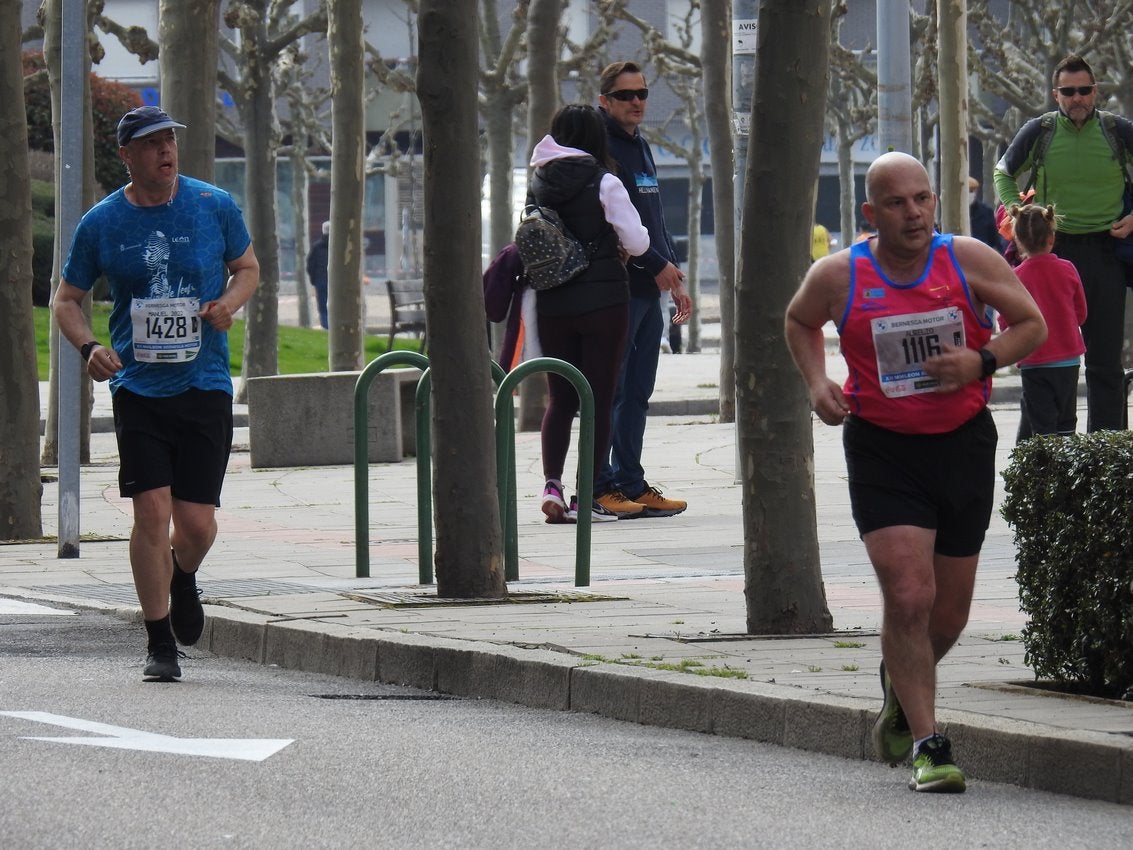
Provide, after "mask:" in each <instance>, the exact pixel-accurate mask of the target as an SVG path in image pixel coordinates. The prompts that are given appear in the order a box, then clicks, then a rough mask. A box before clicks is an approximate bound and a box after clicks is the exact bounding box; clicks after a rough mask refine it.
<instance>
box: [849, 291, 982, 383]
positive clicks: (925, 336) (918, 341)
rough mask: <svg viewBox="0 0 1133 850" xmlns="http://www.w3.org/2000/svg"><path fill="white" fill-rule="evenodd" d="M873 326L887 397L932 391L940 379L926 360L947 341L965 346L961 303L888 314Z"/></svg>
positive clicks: (878, 365)
mask: <svg viewBox="0 0 1133 850" xmlns="http://www.w3.org/2000/svg"><path fill="white" fill-rule="evenodd" d="M870 329H871V331H872V332H873V346H874V350H875V351H876V352H877V378H878V381H879V383H880V384H881V391H882V393H884V394H885V397H886V398H901V397H903V396H909V395H916V394H917V393H928V392H932V391H933V390H934V389H935V388H936V387H937V386H939V384H940V381H938V380H937V379H936V378H933V377H932V376H930V375H929V374H928V373H926V372H925V370H924V364H925V361H926V360H928V359H929V358H930V357H935V356H936V355H938V354H940V353H941V352H942V351H943V345H944V344H945V343H947V344H948V345H952V346H955V347H957V348H962V347H963V346H964V318H963V314H962V313H961V310H960V308H959V307H943V308H941V309H939V310H933V311H932V312H930V313H909V314H907V315H904V316H885V317H883V318H878V319H873V320H872V321H871V322H870Z"/></svg>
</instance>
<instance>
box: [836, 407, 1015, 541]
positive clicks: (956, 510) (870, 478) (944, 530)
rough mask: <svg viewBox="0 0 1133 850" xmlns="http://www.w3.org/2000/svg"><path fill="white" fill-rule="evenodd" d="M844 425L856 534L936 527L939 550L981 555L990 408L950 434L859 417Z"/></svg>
mask: <svg viewBox="0 0 1133 850" xmlns="http://www.w3.org/2000/svg"><path fill="white" fill-rule="evenodd" d="M843 429H844V430H843V433H842V444H843V446H844V447H845V450H846V469H847V472H848V473H849V481H850V507H851V510H852V511H853V515H854V522H855V523H857V526H858V533H859V534H862V535H865V534H868V533H869V532H871V531H876V530H877V529H879V528H888V527H890V526H895V525H912V526H916V527H918V528H932V529H936V544H935V551H936V552H937V553H938V554H940V555H945V556H947V557H955V558H965V557H969V556H971V555H977V554H979V551H980V547H981V546H982V545H983V540H984V535H985V534H986V533H987V527H988V524H989V523H990V522H991V511H992V503H993V501H994V496H995V445H996V442H997V441H998V434H997V432H996V430H995V422H994V421H993V420H992V418H991V413H990V412H989V411H988V410H987V408H986V407H985V408H984V409H983V410H982V411H980V412H979V413H977V414H976V415H975V416H973V417H972V418H971V419H969V420H968V421H967V422H965V423H964V424H963V425H961V426H960V427H959V428H957V429H956V430H955V431H950V432H948V433H946V434H901V433H898V432H896V431H890V430H888V429H886V428H880V427H878V426H877V425H873V424H872V423H870V422H867V421H865V420H864V419H861V418H859V417H856V416H850V417H848V418H847V419H846V422H845V425H844V426H843Z"/></svg>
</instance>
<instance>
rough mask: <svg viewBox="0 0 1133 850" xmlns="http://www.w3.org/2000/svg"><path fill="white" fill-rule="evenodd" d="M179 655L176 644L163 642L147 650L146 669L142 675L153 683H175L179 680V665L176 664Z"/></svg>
mask: <svg viewBox="0 0 1133 850" xmlns="http://www.w3.org/2000/svg"><path fill="white" fill-rule="evenodd" d="M179 655H180V653H179V652H178V651H177V644H175V643H173V641H165V642H163V643H158V644H155V645H154V646H151V647H150V648H149V653H148V654H147V655H146V669H145V670H143V671H142V675H143V676H144V677H145V678H146V679H149V680H151V681H155V682H175V681H177V680H178V679H180V678H181V665H180V664H178V663H177V658H178V656H179Z"/></svg>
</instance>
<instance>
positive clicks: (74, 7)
mask: <svg viewBox="0 0 1133 850" xmlns="http://www.w3.org/2000/svg"><path fill="white" fill-rule="evenodd" d="M86 5H87V4H86V3H83V2H79V0H67V1H66V2H64V3H63V10H62V12H63V17H62V30H63V32H62V37H61V38H60V46H61V51H60V53H61V56H60V63H61V66H60V96H59V100H60V112H61V113H62V115H63V118H62V120H61V122H60V125H61V126H60V131H59V146H60V154H59V162H60V164H61V166H62V168H61V173H60V175H59V186H60V188H59V222H60V223H59V238H60V245H61V246H63V248H64V249H65V248H66V246H68V245H70V244H71V237H72V235H73V234H74V232H75V227H76V226H77V225H78V223H79V217H80V215H81V214H82V208H83V126H84V124H85V122H84V121H83V85H84V75H85V73H86V71H85V64H86V63H85V60H84V57H85V56H86V55H87V43H86V42H87V27H86V22H87V18H86ZM56 350H57V352H58V357H57V364H58V365H57V368H58V369H59V375H58V380H57V381H56V386H57V388H58V393H59V397H58V398H57V399H56V403H57V404H58V411H59V412H58V416H57V417H56V418H57V423H58V427H59V433H58V464H59V506H58V516H59V539H58V557H59V558H77V557H79V442H80V434H79V430H80V423H81V416H80V412H79V406H80V405H79V398H80V394H81V385H80V381H81V380H82V376H81V370H82V361H81V359H80V358H79V353H78V352H77V351H75V349H74V347H73V346H72V345H71V344H70V343H69V342H67V340H66V339H65V338H64V337H63V335H62V334H60V335H59V339H58V340H57V342H56Z"/></svg>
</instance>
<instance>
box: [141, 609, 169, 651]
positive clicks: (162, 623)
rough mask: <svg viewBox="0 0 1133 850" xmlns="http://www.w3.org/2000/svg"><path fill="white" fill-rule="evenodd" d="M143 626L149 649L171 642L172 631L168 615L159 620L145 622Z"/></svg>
mask: <svg viewBox="0 0 1133 850" xmlns="http://www.w3.org/2000/svg"><path fill="white" fill-rule="evenodd" d="M145 624H146V634H147V635H149V646H150V647H151V648H152V647H154V646H156V645H157V644H159V643H171V642H172V641H173V629H172V628H171V627H170V625H169V615H168V614H166V615H165V616H164V617H162V618H161V619H160V620H146V621H145Z"/></svg>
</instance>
